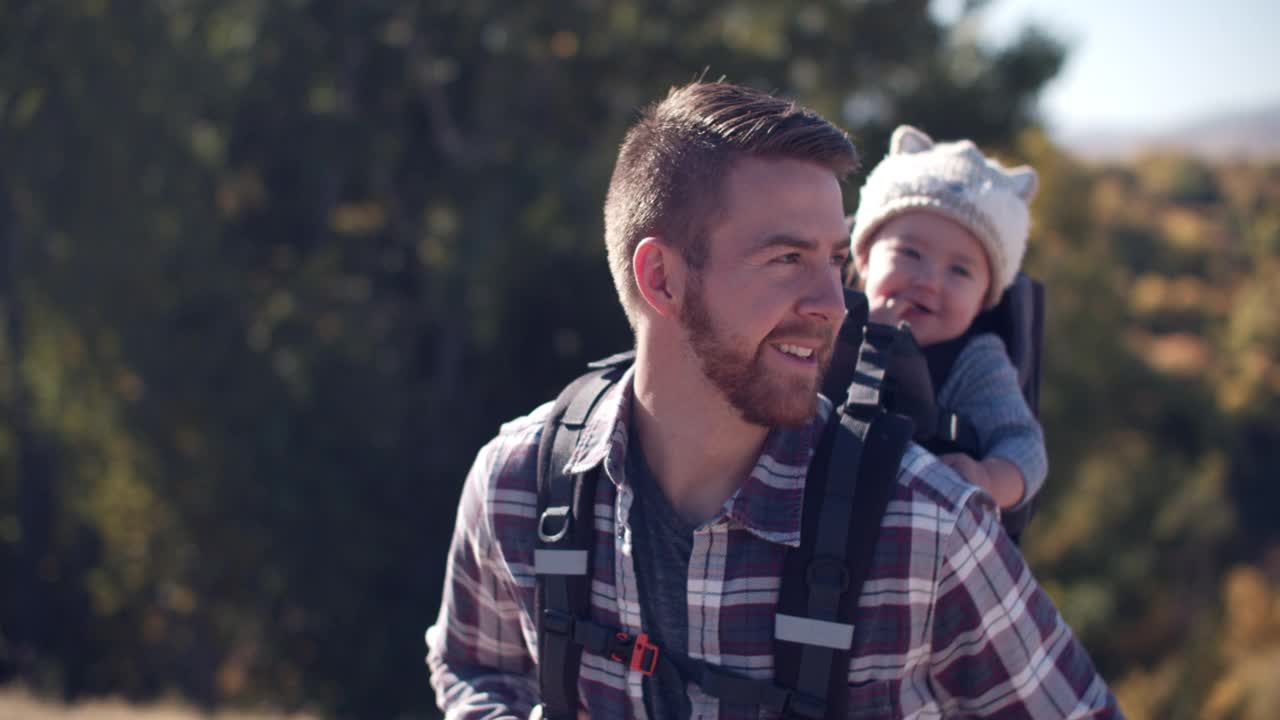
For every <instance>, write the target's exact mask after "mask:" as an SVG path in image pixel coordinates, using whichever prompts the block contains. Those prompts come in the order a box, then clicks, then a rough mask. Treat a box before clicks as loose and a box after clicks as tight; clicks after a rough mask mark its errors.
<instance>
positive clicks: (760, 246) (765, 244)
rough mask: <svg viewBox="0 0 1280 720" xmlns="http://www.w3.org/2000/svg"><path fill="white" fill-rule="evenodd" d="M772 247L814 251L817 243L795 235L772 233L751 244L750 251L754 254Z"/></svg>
mask: <svg viewBox="0 0 1280 720" xmlns="http://www.w3.org/2000/svg"><path fill="white" fill-rule="evenodd" d="M774 247H790V248H795V249H797V250H816V249H817V247H818V243H817V242H816V241H814V240H810V239H808V238H802V237H796V236H795V235H788V234H786V233H774V234H772V235H765V236H764V237H762V238H760V239H758V240H756V241H755V243H753V244H752V246H751V250H752V252H756V251H759V250H765V249H768V248H774Z"/></svg>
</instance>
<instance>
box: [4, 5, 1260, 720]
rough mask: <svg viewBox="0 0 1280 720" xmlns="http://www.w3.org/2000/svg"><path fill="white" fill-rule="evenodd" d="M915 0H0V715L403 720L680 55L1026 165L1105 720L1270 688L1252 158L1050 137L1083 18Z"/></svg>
mask: <svg viewBox="0 0 1280 720" xmlns="http://www.w3.org/2000/svg"><path fill="white" fill-rule="evenodd" d="M942 4H943V5H946V6H947V7H946V8H944V10H939V9H938V8H937V7H931V6H930V4H929V3H928V2H923V1H918V0H903V1H897V2H879V1H874V0H830V1H827V2H817V1H814V2H799V1H791V0H788V1H780V0H734V1H732V2H723V3H718V4H710V3H697V2H688V1H682V0H664V1H658V0H572V1H566V2H556V3H552V2H520V3H515V2H505V1H500V0H466V2H463V1H462V0H457V1H454V0H437V1H436V2H430V3H423V2H416V1H413V0H367V1H365V2H340V1H338V0H216V1H215V0H134V1H133V2H127V3H126V2H111V1H109V0H62V1H59V2H47V1H45V0H27V1H24V0H0V328H2V329H3V332H2V333H0V587H3V592H2V593H0V715H6V716H9V717H32V716H35V715H39V714H40V713H49V717H55V716H56V717H64V716H67V715H66V714H67V713H75V716H76V717H85V718H89V717H126V716H132V715H133V713H134V711H135V710H136V712H147V713H155V712H159V711H156V710H142V709H139V708H142V707H144V706H148V704H149V703H152V702H154V701H157V700H159V699H165V700H166V702H170V703H181V706H182V707H183V708H185V709H183V710H181V711H179V710H171V711H170V714H169V715H168V716H174V717H176V716H178V715H177V714H179V713H181V716H182V717H187V716H188V714H189V715H190V716H196V715H199V714H202V713H212V712H218V713H220V715H219V717H231V716H232V715H228V714H227V713H239V712H247V711H248V710H250V709H261V708H269V709H272V711H273V712H281V713H307V714H310V715H313V716H320V717H344V718H345V717H352V718H399V717H403V718H431V717H436V711H435V709H434V705H433V701H432V697H431V693H430V690H429V687H428V685H427V675H426V670H425V667H424V664H423V656H424V654H425V651H424V647H423V643H422V633H423V631H424V630H425V628H426V626H427V625H428V624H430V622H431V621H432V620H433V618H434V616H435V612H436V607H437V603H438V599H439V591H440V584H441V576H442V572H443V560H444V552H445V549H446V545H447V539H448V536H449V532H450V529H451V527H452V524H453V512H454V508H455V503H456V499H457V496H458V492H459V489H460V485H461V482H462V478H463V476H464V474H465V472H466V469H467V467H468V466H469V464H470V461H471V459H472V457H473V455H474V452H475V451H476V449H477V448H478V447H479V446H480V444H482V443H483V442H484V441H485V440H486V439H487V438H488V437H490V436H491V435H492V434H493V433H494V432H495V431H496V429H497V427H498V424H499V423H500V422H502V421H503V420H504V419H508V418H510V417H513V416H516V415H519V414H523V413H524V412H527V411H528V410H530V409H531V408H533V407H534V406H536V405H537V404H539V403H541V402H543V401H545V400H548V399H550V398H551V397H553V396H554V395H555V393H556V391H557V390H558V388H559V387H560V386H562V384H563V383H564V382H565V381H566V380H568V379H569V378H571V377H573V376H575V375H576V374H577V373H578V372H579V371H580V370H581V368H582V366H583V365H584V363H585V362H587V361H589V360H591V359H594V358H597V357H600V356H603V355H607V354H610V353H612V352H615V351H617V350H619V349H624V348H626V347H627V346H628V345H629V343H630V336H629V333H628V331H627V328H626V324H625V321H624V320H623V316H622V313H621V311H620V310H619V308H618V306H617V302H616V300H615V297H614V291H613V288H612V286H611V284H610V281H609V276H608V273H607V271H606V268H605V261H604V251H603V244H602V241H601V238H602V218H601V216H602V212H601V207H602V202H603V196H604V191H605V187H606V183H607V179H608V175H609V172H610V170H611V167H612V162H613V158H614V153H615V151H616V148H617V144H618V142H619V141H620V139H621V136H622V133H623V131H624V129H625V127H626V126H627V125H628V124H629V123H630V122H631V121H632V120H633V119H634V118H635V116H636V110H637V108H638V107H639V106H641V105H643V104H645V103H647V102H651V101H653V100H656V99H658V98H660V97H661V96H662V95H663V94H664V93H665V91H666V89H667V88H668V87H670V86H671V85H673V84H680V83H683V82H686V81H688V80H691V79H693V78H694V77H697V76H702V75H704V74H705V75H706V76H708V77H720V76H726V77H728V78H729V79H731V80H734V81H738V82H744V83H748V84H751V85H754V86H757V87H760V88H762V89H766V90H774V91H778V92H780V93H783V94H786V95H789V96H792V97H795V98H797V99H799V100H801V101H802V102H804V103H806V104H808V105H810V106H812V107H814V108H816V109H818V110H819V111H820V112H822V113H823V114H825V115H826V116H827V117H829V118H832V119H833V120H835V121H837V122H838V123H840V124H841V125H843V126H844V127H846V128H848V129H849V130H850V132H851V134H852V135H853V137H854V138H855V141H856V143H857V144H858V146H859V148H860V150H861V152H862V154H863V158H864V171H865V169H869V168H870V167H872V166H873V165H874V164H875V163H876V162H877V161H878V160H879V158H880V156H881V155H882V154H883V152H884V149H885V144H886V142H887V138H888V135H889V133H890V132H891V130H892V129H893V127H894V126H895V125H896V124H897V123H899V122H910V123H912V124H915V125H918V126H920V127H922V128H924V129H926V130H927V131H929V132H930V133H931V134H933V135H934V136H935V137H939V138H955V137H970V138H973V139H974V140H976V141H977V142H979V143H980V144H981V145H982V146H983V147H984V148H986V149H987V150H989V151H992V152H996V153H997V154H999V155H1000V156H1001V157H1003V158H1004V159H1005V160H1006V161H1008V162H1029V163H1031V164H1033V165H1034V166H1035V167H1036V168H1037V169H1038V170H1039V171H1040V174H1041V181H1042V182H1041V185H1042V189H1041V192H1040V195H1039V197H1038V199H1037V201H1036V203H1035V206H1034V210H1035V216H1036V225H1035V230H1034V233H1033V238H1032V242H1031V250H1030V256H1029V259H1028V263H1027V269H1028V271H1029V272H1030V273H1031V274H1032V275H1034V276H1035V277H1037V278H1039V279H1040V280H1042V281H1043V282H1044V283H1045V284H1046V285H1047V286H1048V289H1049V329H1048V337H1047V355H1046V358H1045V371H1046V373H1045V378H1044V386H1043V388H1042V393H1043V395H1042V405H1043V407H1042V411H1043V420H1044V424H1045V427H1046V430H1047V434H1048V438H1049V445H1050V459H1051V464H1052V469H1051V473H1050V478H1049V481H1048V486H1047V490H1046V493H1045V496H1044V497H1045V502H1044V504H1043V510H1042V512H1041V514H1040V516H1039V517H1038V518H1037V519H1036V521H1035V522H1034V523H1033V525H1032V526H1031V528H1030V530H1029V531H1028V534H1027V537H1026V539H1025V545H1024V550H1025V553H1026V555H1027V558H1028V559H1029V561H1030V562H1031V564H1032V566H1033V568H1034V569H1035V571H1036V573H1037V575H1038V576H1039V577H1040V578H1041V580H1042V581H1043V583H1044V584H1045V585H1046V587H1047V588H1048V589H1049V591H1050V592H1051V594H1052V595H1053V596H1054V598H1055V600H1056V601H1057V602H1058V604H1059V605H1060V607H1061V608H1062V609H1063V611H1064V613H1065V614H1066V616H1067V618H1068V619H1069V621H1070V622H1071V623H1072V625H1073V626H1074V627H1075V629H1076V630H1077V632H1078V633H1079V635H1080V636H1081V638H1082V639H1083V641H1084V642H1085V644H1086V645H1087V647H1088V648H1089V650H1090V652H1091V653H1092V655H1093V657H1094V659H1095V661H1096V662H1097V663H1098V665H1099V667H1100V668H1101V670H1102V672H1103V673H1104V675H1105V677H1106V678H1107V679H1108V680H1109V681H1110V682H1111V683H1112V685H1113V687H1114V689H1115V690H1116V692H1117V694H1118V695H1119V697H1120V700H1121V703H1122V705H1123V706H1124V707H1125V709H1126V710H1127V712H1128V713H1129V715H1130V717H1132V718H1139V719H1141V718H1197V717H1204V718H1221V719H1223V720H1226V719H1228V718H1239V719H1251V718H1258V719H1261V718H1272V717H1275V715H1274V713H1275V712H1276V708H1277V707H1280V683H1276V682H1275V680H1276V678H1278V677H1280V521H1278V520H1277V518H1276V514H1277V511H1278V510H1280V320H1278V319H1277V317H1276V309H1277V307H1278V306H1280V159H1278V156H1277V155H1275V154H1270V155H1269V154H1266V153H1262V152H1251V151H1249V150H1248V149H1245V150H1241V149H1240V148H1239V147H1237V148H1235V150H1233V151H1232V152H1230V153H1225V154H1224V153H1223V152H1217V153H1216V154H1215V153H1206V152H1203V151H1201V150H1195V149H1194V148H1192V150H1195V151H1194V152H1193V151H1192V150H1187V149H1179V148H1180V147H1181V148H1190V147H1191V146H1190V145H1188V144H1184V145H1182V146H1178V145H1176V144H1175V145H1172V146H1166V147H1165V149H1161V150H1145V151H1143V150H1135V151H1134V153H1130V154H1127V155H1126V154H1123V153H1121V154H1116V153H1115V152H1114V150H1115V146H1114V143H1113V145H1111V146H1108V147H1109V148H1110V151H1111V152H1110V154H1107V155H1100V154H1090V153H1089V152H1088V151H1087V148H1088V147H1093V148H1095V149H1096V148H1097V147H1098V146H1097V145H1094V146H1088V145H1087V144H1083V143H1081V144H1078V145H1075V146H1069V144H1068V143H1066V141H1065V140H1063V137H1064V136H1063V135H1062V134H1060V133H1058V132H1057V130H1055V126H1054V123H1053V118H1052V117H1050V116H1049V113H1047V112H1046V111H1045V109H1044V106H1043V105H1042V103H1041V102H1040V100H1041V96H1042V94H1043V92H1042V91H1044V90H1045V89H1046V88H1047V87H1050V88H1051V87H1054V86H1053V85H1052V82H1053V80H1054V78H1055V77H1059V76H1060V71H1063V69H1064V67H1065V68H1067V69H1068V70H1069V69H1070V68H1071V67H1072V65H1071V64H1070V59H1071V57H1072V55H1071V54H1072V52H1074V50H1072V49H1071V45H1072V42H1073V41H1072V39H1071V38H1070V37H1066V38H1064V37H1063V35H1062V34H1059V33H1055V31H1054V30H1053V29H1052V28H1046V27H1045V26H1043V25H1041V26H1026V25H1025V24H1023V23H1021V22H1018V23H1014V24H1013V26H1012V27H1014V28H1015V29H1014V30H1009V29H1008V28H1006V29H1004V30H1002V31H1001V32H999V33H997V34H996V35H992V34H991V33H990V32H987V31H984V29H983V28H984V27H990V26H989V24H988V25H984V22H983V18H984V17H987V18H990V17H991V16H989V15H986V16H984V13H985V12H988V11H994V9H995V8H998V7H999V6H1000V3H993V4H991V7H990V8H987V7H984V6H986V5H987V3H980V2H978V3H975V2H952V3H942ZM1015 4H1016V3H1015ZM1166 5H1167V4H1164V3H1161V4H1158V7H1164V6H1166ZM1228 5H1229V4H1228ZM1215 7H1216V6H1215ZM1104 10H1105V8H1099V9H1098V10H1097V11H1098V12H1103V11H1104ZM1223 12H1224V14H1229V10H1228V11H1223ZM1273 15H1274V13H1273ZM1246 24H1247V23H1246ZM1140 31H1141V28H1138V30H1136V31H1135V32H1138V33H1140ZM1067 35H1070V33H1067ZM1078 37H1079V34H1078V32H1077V39H1078ZM1187 52H1188V53H1193V52H1194V48H1187ZM1139 55H1141V56H1142V57H1145V56H1146V54H1145V53H1139V52H1138V51H1136V50H1135V51H1134V54H1133V57H1135V58H1137V57H1139ZM1205 58H1209V60H1211V58H1210V56H1209V55H1205ZM1209 60H1202V62H1208V61H1209ZM1276 66H1277V65H1272V66H1271V68H1272V69H1274V67H1276ZM1122 69H1123V68H1122V67H1121V66H1119V65H1116V66H1115V68H1114V71H1115V72H1117V73H1119V72H1120V71H1121V70H1122ZM1258 72H1260V73H1264V74H1265V73H1268V72H1271V70H1268V69H1267V68H1265V67H1259V68H1258ZM1230 74H1231V73H1230V72H1229V71H1227V70H1224V71H1223V73H1222V75H1223V78H1224V79H1223V82H1224V83H1225V82H1226V78H1227V76H1228V75H1230ZM1273 74H1274V73H1273ZM1077 84H1078V83H1077ZM1182 87H1184V88H1185V89H1186V91H1187V92H1195V91H1196V89H1195V87H1194V84H1193V83H1190V82H1188V83H1185V84H1184V85H1183V86H1182ZM1277 97H1280V93H1277ZM1052 99H1053V101H1054V103H1056V105H1055V106H1056V107H1063V106H1065V107H1071V106H1072V105H1071V101H1070V100H1067V101H1064V100H1062V95H1061V94H1059V95H1056V96H1053V98H1052ZM1260 99H1265V98H1260ZM1085 102H1087V100H1086V101H1085ZM1138 104H1139V105H1143V103H1141V102H1139V103H1138ZM1148 104H1149V103H1148ZM1143 106H1145V105H1143ZM1069 120H1071V122H1072V123H1074V125H1078V124H1079V122H1077V121H1078V118H1075V119H1071V118H1069ZM1134 122H1140V119H1139V120H1138V121H1134ZM1074 125H1073V129H1074ZM1046 128H1048V131H1047V130H1046ZM1165 129H1168V128H1165ZM1242 134H1245V131H1243V130H1240V131H1236V132H1231V133H1228V135H1230V136H1231V137H1232V138H1236V139H1239V138H1240V137H1241V136H1242ZM1259 137H1260V138H1261V139H1262V140H1267V139H1274V137H1275V135H1273V134H1271V133H1269V132H1268V131H1266V130H1263V131H1262V132H1261V133H1260V135H1259ZM1113 139H1114V138H1113ZM1125 147H1128V148H1130V149H1133V146H1132V145H1126V146H1125ZM1219 149H1221V148H1219ZM861 177H862V175H861V174H859V175H858V176H857V177H854V178H852V179H851V180H850V183H849V186H848V192H847V193H846V198H847V200H846V202H847V204H848V206H849V209H850V210H852V209H853V207H854V203H855V202H856V192H855V190H856V187H857V186H858V184H860V180H861ZM103 698H113V700H111V701H110V702H107V703H106V704H104V702H105V701H103ZM64 703H68V704H65V705H64ZM112 713H116V714H114V715H113V714H112Z"/></svg>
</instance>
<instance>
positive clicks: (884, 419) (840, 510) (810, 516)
mask: <svg viewBox="0 0 1280 720" xmlns="http://www.w3.org/2000/svg"><path fill="white" fill-rule="evenodd" d="M896 337H897V335H896V331H895V330H893V328H888V327H886V326H877V325H874V324H873V325H868V326H867V331H866V337H865V338H864V340H863V342H862V346H861V349H860V351H859V355H858V362H857V368H856V371H855V373H854V379H853V383H852V385H851V386H850V388H849V391H848V400H847V401H846V402H845V404H844V405H843V406H842V407H840V409H839V410H838V411H836V412H835V413H833V417H832V421H831V422H829V423H828V425H827V428H826V430H825V432H824V435H823V438H822V440H821V442H820V443H819V445H818V448H817V450H816V452H815V455H814V461H813V463H812V464H811V465H810V470H809V475H808V478H807V479H806V481H805V483H806V484H805V500H804V511H803V512H804V515H803V523H802V528H801V535H800V547H799V548H797V549H795V550H792V551H791V552H789V553H788V554H787V558H786V561H785V565H784V570H783V576H782V588H781V590H780V592H779V598H778V612H777V615H776V617H775V625H774V660H775V662H774V667H775V668H776V670H775V674H776V676H777V679H778V681H779V682H780V684H781V685H783V686H784V687H788V688H793V689H794V690H795V694H794V695H793V696H792V697H791V698H790V699H789V702H788V707H787V715H788V716H789V717H796V718H814V719H817V718H843V717H844V716H845V713H846V704H847V696H848V693H847V692H846V687H847V684H848V677H847V675H848V668H849V656H850V653H851V651H852V648H853V635H854V625H853V618H854V614H855V612H856V610H857V599H858V597H859V596H860V595H861V593H862V586H863V584H864V583H865V581H866V579H867V576H868V574H869V573H870V570H871V566H872V564H873V561H874V555H875V548H876V543H877V539H878V537H879V533H880V525H881V521H882V518H883V517H884V513H885V509H886V507H887V506H888V502H889V498H890V496H891V495H892V492H893V486H894V482H895V481H896V478H897V475H898V467H899V464H900V463H901V460H902V455H903V453H904V452H905V451H906V447H907V443H908V442H910V440H911V434H912V423H911V421H910V420H908V419H907V418H905V417H902V416H900V415H893V414H890V413H887V412H885V411H884V409H883V407H882V406H881V398H880V394H881V391H882V390H883V387H882V383H883V380H884V372H885V369H886V366H887V364H888V362H889V359H890V358H891V357H892V345H893V343H894V341H895V339H896Z"/></svg>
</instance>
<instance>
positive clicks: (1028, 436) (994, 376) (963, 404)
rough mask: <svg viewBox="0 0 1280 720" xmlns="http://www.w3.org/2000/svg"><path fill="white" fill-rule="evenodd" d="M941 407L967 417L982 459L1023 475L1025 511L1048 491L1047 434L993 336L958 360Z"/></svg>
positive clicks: (980, 338) (968, 347)
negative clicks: (1009, 465)
mask: <svg viewBox="0 0 1280 720" xmlns="http://www.w3.org/2000/svg"><path fill="white" fill-rule="evenodd" d="M938 404H939V405H941V406H943V407H945V408H947V409H948V410H950V411H951V412H954V413H957V414H959V415H963V416H965V417H967V418H968V419H969V421H970V422H971V423H973V426H974V429H975V430H976V431H977V434H978V443H979V449H980V457H979V458H978V459H986V458H989V457H998V458H1003V459H1005V460H1008V461H1009V462H1011V463H1013V464H1014V465H1016V466H1017V467H1018V469H1019V470H1021V471H1022V477H1023V478H1025V479H1026V491H1025V492H1024V493H1023V496H1022V502H1020V503H1019V504H1018V505H1017V506H1016V507H1015V508H1011V510H1016V509H1020V508H1021V507H1022V506H1023V505H1025V504H1026V503H1028V502H1030V500H1031V499H1032V498H1034V497H1035V496H1036V494H1037V493H1039V492H1040V490H1041V488H1043V487H1044V480H1045V477H1046V476H1047V475H1048V474H1049V459H1048V456H1047V454H1046V453H1045V448H1044V431H1043V430H1042V429H1041V428H1040V423H1039V422H1038V421H1037V420H1036V418H1035V415H1033V414H1032V412H1031V408H1029V407H1028V406H1027V401H1026V399H1025V398H1024V397H1023V396H1022V390H1021V389H1020V388H1019V387H1018V372H1017V370H1015V369H1014V367H1013V363H1011V362H1010V361H1009V355H1008V354H1007V353H1006V352H1005V347H1004V341H1002V340H1001V339H1000V338H999V336H997V335H995V334H993V333H982V334H979V335H975V336H974V337H973V339H972V340H970V341H969V342H968V343H966V344H965V346H964V349H963V350H961V351H960V355H959V356H958V357H957V358H956V361H955V364H954V365H952V367H951V372H950V373H948V375H947V379H946V381H945V382H943V383H942V389H941V390H940V391H939V392H938Z"/></svg>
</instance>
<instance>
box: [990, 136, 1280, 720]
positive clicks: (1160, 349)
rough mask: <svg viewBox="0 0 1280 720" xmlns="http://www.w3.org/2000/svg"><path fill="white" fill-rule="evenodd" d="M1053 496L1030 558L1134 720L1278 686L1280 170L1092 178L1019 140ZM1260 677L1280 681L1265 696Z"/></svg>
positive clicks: (1092, 169) (1158, 163) (1152, 164)
mask: <svg viewBox="0 0 1280 720" xmlns="http://www.w3.org/2000/svg"><path fill="white" fill-rule="evenodd" d="M1014 155H1016V156H1018V157H1019V158H1020V159H1022V160H1025V161H1027V162H1030V163H1031V164H1033V165H1035V166H1036V167H1037V168H1038V169H1039V170H1040V172H1041V180H1042V189H1041V193H1040V195H1039V197H1038V198H1037V201H1036V204H1035V207H1034V210H1035V214H1036V220H1037V225H1036V228H1035V230H1034V231H1033V241H1032V244H1031V247H1030V249H1029V258H1028V262H1027V266H1028V270H1029V271H1030V272H1031V273H1032V274H1033V275H1034V276H1036V277H1039V278H1041V279H1043V280H1044V281H1045V283H1046V285H1047V286H1048V288H1049V309H1048V310H1049V311H1048V329H1047V337H1046V354H1045V358H1044V360H1045V378H1044V385H1043V397H1042V420H1043V422H1044V425H1045V432H1046V435H1047V439H1048V442H1049V457H1050V462H1051V470H1050V480H1049V483H1048V484H1047V486H1046V491H1045V494H1044V505H1043V507H1044V510H1043V512H1042V513H1041V515H1040V517H1039V518H1038V519H1037V521H1036V523H1035V524H1034V525H1033V526H1032V527H1033V529H1032V531H1031V532H1029V533H1028V535H1027V538H1026V544H1025V547H1024V551H1025V553H1026V555H1027V557H1028V559H1029V560H1030V561H1031V563H1032V566H1033V569H1035V571H1036V573H1037V575H1038V576H1039V577H1040V578H1041V579H1042V580H1043V582H1044V583H1045V584H1046V586H1047V587H1048V588H1049V590H1050V592H1051V594H1053V595H1054V597H1055V598H1056V599H1057V601H1058V603H1059V605H1060V606H1061V607H1062V609H1063V612H1064V614H1065V615H1066V616H1067V619H1068V620H1069V621H1070V622H1071V624H1072V626H1073V627H1074V628H1075V630H1076V631H1077V632H1078V633H1079V634H1080V636H1081V637H1082V638H1083V640H1084V642H1085V644H1086V646H1087V647H1088V648H1089V650H1090V652H1091V653H1092V655H1093V657H1094V659H1095V660H1096V661H1097V662H1098V664H1099V666H1100V667H1101V669H1102V671H1103V673H1104V675H1105V676H1106V677H1107V678H1108V679H1109V680H1110V681H1111V682H1112V683H1113V687H1114V688H1115V690H1116V692H1117V695H1118V696H1119V698H1120V701H1121V705H1122V706H1123V707H1124V708H1125V709H1126V711H1127V712H1128V713H1129V715H1130V717H1134V718H1195V717H1212V718H1240V719H1243V718H1262V717H1270V715H1271V714H1273V713H1274V710H1275V707H1276V706H1277V705H1276V695H1275V687H1274V678H1275V677H1278V676H1280V637H1277V634H1276V627H1275V625H1274V624H1275V622H1276V618H1277V617H1280V616H1277V615H1276V613H1277V612H1280V522H1277V520H1276V518H1275V514H1274V508H1276V507H1277V506H1280V484H1277V483H1276V479H1277V477H1280V472H1278V470H1277V468H1280V452H1278V451H1277V448H1278V447H1280V344H1277V343H1276V336H1277V333H1278V332H1280V330H1278V328H1280V323H1277V321H1276V318H1275V308H1276V307H1277V303H1278V302H1280V296H1277V288H1280V253H1277V249H1278V248H1277V246H1276V245H1275V244H1273V239H1274V238H1273V237H1272V234H1274V233H1275V231H1276V224H1275V208H1277V207H1280V183H1278V182H1277V178H1278V177H1280V173H1278V171H1280V165H1277V164H1266V163H1259V164H1255V165H1241V164H1237V165H1224V166H1211V165H1209V164H1207V163H1205V162H1203V161H1201V160H1198V159H1195V158H1191V157H1182V156H1177V155H1170V154H1161V155H1152V156H1146V157H1141V158H1139V159H1138V160H1136V161H1135V162H1133V163H1132V164H1131V165H1130V166H1127V167H1126V166H1087V165H1083V164H1081V163H1079V162H1077V161H1075V160H1073V159H1072V158H1071V157H1069V156H1067V155H1064V154H1063V153H1062V152H1060V151H1059V150H1057V149H1056V148H1054V147H1053V146H1052V145H1051V144H1049V143H1048V142H1046V140H1045V139H1044V137H1043V135H1042V134H1040V133H1038V132H1035V131H1028V132H1026V133H1023V135H1022V136H1021V137H1020V139H1019V142H1018V144H1017V147H1016V151H1015V153H1014ZM1264 678H1269V680H1264Z"/></svg>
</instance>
